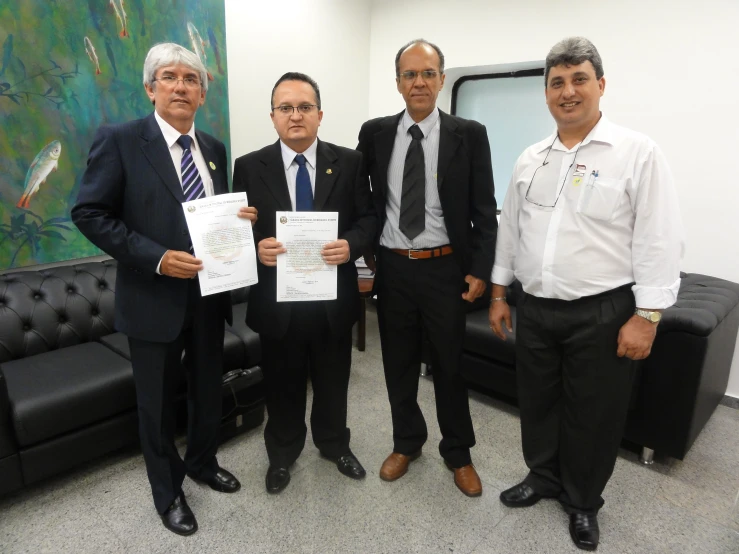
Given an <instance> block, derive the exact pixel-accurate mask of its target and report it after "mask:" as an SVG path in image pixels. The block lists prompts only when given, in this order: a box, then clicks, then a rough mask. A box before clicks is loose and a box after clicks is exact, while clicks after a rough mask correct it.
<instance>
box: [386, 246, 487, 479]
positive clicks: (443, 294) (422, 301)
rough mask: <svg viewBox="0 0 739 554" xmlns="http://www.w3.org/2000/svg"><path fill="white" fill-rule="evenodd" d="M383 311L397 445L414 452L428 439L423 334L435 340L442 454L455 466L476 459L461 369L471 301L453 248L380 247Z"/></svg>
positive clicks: (433, 350) (403, 451) (433, 353)
mask: <svg viewBox="0 0 739 554" xmlns="http://www.w3.org/2000/svg"><path fill="white" fill-rule="evenodd" d="M378 268H379V278H378V289H377V317H378V321H379V325H380V340H381V343H382V362H383V365H384V368H385V383H386V385H387V392H388V397H389V400H390V410H391V412H392V419H393V442H394V446H393V450H394V451H395V452H398V453H400V454H406V455H410V454H413V453H414V452H416V451H418V449H419V448H421V447H422V446H423V444H424V443H425V442H426V439H427V438H428V430H427V428H426V421H425V420H424V418H423V413H422V412H421V408H420V407H419V406H418V399H417V396H418V375H419V372H420V369H421V348H422V340H423V336H424V334H425V336H426V337H427V338H428V339H429V342H430V343H431V357H432V364H433V367H434V371H433V379H434V393H435V396H436V414H437V418H438V421H439V428H440V429H441V435H442V439H441V442H440V444H439V452H440V453H441V456H442V457H443V458H444V459H445V460H446V461H447V462H449V463H450V464H451V465H452V467H462V466H465V465H467V464H469V463H471V459H470V448H472V447H473V446H474V445H475V432H474V430H473V428H472V419H471V417H470V407H469V400H468V397H467V385H466V383H465V381H464V379H463V378H462V375H461V373H460V370H459V365H460V361H461V358H462V341H463V339H464V330H465V314H466V310H467V302H465V301H464V300H463V299H462V293H463V292H464V291H465V290H466V283H465V281H464V275H462V272H461V270H460V269H459V265H458V264H457V261H456V260H455V258H454V256H453V255H447V256H442V257H439V258H428V259H425V260H411V259H408V258H406V257H403V256H400V255H399V254H396V253H394V252H392V251H390V250H388V249H386V248H381V249H380V253H379V260H378Z"/></svg>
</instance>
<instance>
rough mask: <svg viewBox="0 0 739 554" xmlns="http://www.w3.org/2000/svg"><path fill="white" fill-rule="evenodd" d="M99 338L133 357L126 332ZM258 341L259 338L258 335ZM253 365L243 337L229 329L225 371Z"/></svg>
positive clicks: (225, 339)
mask: <svg viewBox="0 0 739 554" xmlns="http://www.w3.org/2000/svg"><path fill="white" fill-rule="evenodd" d="M99 340H100V342H101V343H102V344H104V345H105V346H107V347H108V348H110V349H111V350H112V351H113V352H115V353H116V354H118V355H119V356H123V357H124V358H126V359H127V360H130V359H131V350H130V348H129V346H128V337H127V336H126V335H125V334H123V333H112V334H110V335H105V336H104V337H100V339H99ZM258 341H259V338H258V337H257V342H258ZM257 346H258V345H257ZM253 365H255V364H253V363H250V357H249V356H248V355H247V349H246V347H245V346H244V343H243V341H242V340H241V338H240V337H238V336H236V335H234V334H233V333H232V332H230V331H229V330H228V329H227V330H226V332H225V333H224V336H223V372H224V373H226V372H227V371H231V370H232V369H245V368H247V367H252V366H253Z"/></svg>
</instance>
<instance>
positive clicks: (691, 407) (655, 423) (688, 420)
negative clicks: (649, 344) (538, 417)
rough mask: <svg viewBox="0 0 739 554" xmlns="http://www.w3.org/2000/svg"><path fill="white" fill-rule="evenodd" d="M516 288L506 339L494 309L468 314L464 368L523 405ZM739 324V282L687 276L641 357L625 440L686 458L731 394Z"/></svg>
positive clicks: (477, 383)
mask: <svg viewBox="0 0 739 554" xmlns="http://www.w3.org/2000/svg"><path fill="white" fill-rule="evenodd" d="M521 294H522V290H521V286H520V284H519V283H518V282H514V284H513V285H512V286H511V287H509V288H508V303H509V304H510V306H511V314H512V319H513V328H514V332H513V334H512V335H510V336H509V337H508V339H507V340H506V341H505V342H504V341H502V340H500V339H499V338H497V337H496V336H495V335H494V334H493V333H492V331H491V330H490V324H489V322H488V310H487V306H486V305H485V306H481V307H478V309H476V310H473V311H471V312H470V313H469V314H468V315H467V330H466V335H465V344H464V356H463V364H462V372H463V375H464V376H465V378H466V380H467V381H468V383H469V384H470V386H471V387H472V388H475V389H478V390H481V391H483V392H488V393H492V394H494V395H498V396H501V397H503V398H504V399H507V400H510V401H512V402H515V399H516V397H517V391H516V371H515V363H516V355H515V343H516V334H515V321H516V308H515V306H516V301H517V299H518V298H519V297H520V296H521ZM738 329H739V284H737V283H732V282H730V281H726V280H724V279H718V278H716V277H708V276H706V275H698V274H687V275H686V274H683V276H682V283H681V285H680V292H679V294H678V298H677V302H676V304H675V305H674V306H672V307H670V308H669V309H667V310H665V312H664V314H663V318H662V322H661V323H660V324H659V327H658V330H657V338H656V340H655V343H654V346H653V348H652V353H651V355H650V356H649V357H648V358H647V359H646V360H644V361H643V362H640V366H639V370H638V373H637V378H636V380H635V383H634V391H633V394H632V398H631V406H630V412H629V418H628V422H627V426H626V431H625V435H624V439H625V440H626V441H627V442H629V443H631V444H634V445H637V446H639V447H641V448H642V460H643V461H645V462H647V463H649V462H651V460H652V457H653V455H654V452H655V451H656V452H657V453H659V454H660V455H665V456H671V457H673V458H678V459H681V460H682V459H683V457H684V456H685V454H686V453H687V452H688V450H690V447H691V445H692V444H693V442H694V441H695V439H696V437H697V436H698V434H699V433H700V431H701V429H703V426H704V425H705V424H706V422H707V421H708V419H709V418H710V417H711V414H713V411H714V410H715V409H716V406H717V405H718V403H719V402H720V401H721V399H722V398H723V395H724V393H725V392H726V386H727V383H728V381H729V372H730V370H731V362H732V358H733V355H734V347H735V343H736V339H737V330H738Z"/></svg>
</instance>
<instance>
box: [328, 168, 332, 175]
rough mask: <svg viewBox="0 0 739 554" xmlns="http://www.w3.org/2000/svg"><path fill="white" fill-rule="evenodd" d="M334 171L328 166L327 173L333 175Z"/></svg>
mask: <svg viewBox="0 0 739 554" xmlns="http://www.w3.org/2000/svg"><path fill="white" fill-rule="evenodd" d="M332 173H333V171H331V168H330V167H329V168H328V169H327V170H326V175H331V174H332Z"/></svg>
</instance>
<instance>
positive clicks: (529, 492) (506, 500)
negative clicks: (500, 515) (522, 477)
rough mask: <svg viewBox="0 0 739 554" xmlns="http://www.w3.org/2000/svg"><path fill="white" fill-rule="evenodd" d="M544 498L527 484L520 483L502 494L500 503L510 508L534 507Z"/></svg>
mask: <svg viewBox="0 0 739 554" xmlns="http://www.w3.org/2000/svg"><path fill="white" fill-rule="evenodd" d="M542 498H544V497H543V496H542V495H540V494H539V493H538V492H536V491H535V490H534V489H532V488H531V487H530V486H529V485H527V484H526V483H519V484H518V485H515V486H513V487H511V488H510V489H508V490H505V491H503V492H502V493H500V501H501V502H502V503H503V504H505V505H506V506H508V507H509V508H525V507H527V506H533V505H534V504H536V503H537V502H539V500H541V499H542Z"/></svg>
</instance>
